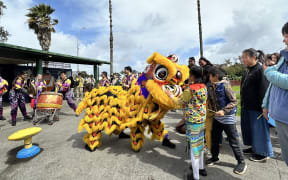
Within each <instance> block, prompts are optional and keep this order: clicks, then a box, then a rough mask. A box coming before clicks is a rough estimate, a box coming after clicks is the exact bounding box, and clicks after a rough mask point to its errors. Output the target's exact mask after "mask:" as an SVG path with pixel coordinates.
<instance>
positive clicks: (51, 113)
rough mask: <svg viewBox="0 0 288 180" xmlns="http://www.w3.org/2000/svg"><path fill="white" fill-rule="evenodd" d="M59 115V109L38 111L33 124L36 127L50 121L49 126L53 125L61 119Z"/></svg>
mask: <svg viewBox="0 0 288 180" xmlns="http://www.w3.org/2000/svg"><path fill="white" fill-rule="evenodd" d="M57 113H59V109H53V108H52V109H36V110H35V114H34V117H33V124H34V125H36V124H39V123H41V122H42V121H44V120H48V124H49V125H52V124H53V122H54V120H57V118H59V117H57V115H56V114H57ZM54 118H55V119H54Z"/></svg>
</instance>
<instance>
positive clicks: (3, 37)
mask: <svg viewBox="0 0 288 180" xmlns="http://www.w3.org/2000/svg"><path fill="white" fill-rule="evenodd" d="M6 8H7V7H6V6H5V4H4V3H3V2H2V1H0V16H3V15H4V13H3V10H4V9H6ZM8 36H10V34H9V33H8V31H7V30H5V29H4V27H3V26H0V42H5V41H7V40H8Z"/></svg>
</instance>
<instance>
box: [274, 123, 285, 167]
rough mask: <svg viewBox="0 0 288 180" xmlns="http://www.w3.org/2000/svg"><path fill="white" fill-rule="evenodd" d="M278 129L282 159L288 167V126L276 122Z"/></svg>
mask: <svg viewBox="0 0 288 180" xmlns="http://www.w3.org/2000/svg"><path fill="white" fill-rule="evenodd" d="M276 129H277V133H278V136H279V140H280V146H281V152H282V157H283V159H284V161H285V162H286V164H287V166H288V146H287V144H288V124H285V123H282V122H280V121H276Z"/></svg>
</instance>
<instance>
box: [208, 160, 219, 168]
mask: <svg viewBox="0 0 288 180" xmlns="http://www.w3.org/2000/svg"><path fill="white" fill-rule="evenodd" d="M218 161H219V158H210V159H208V160H207V161H206V164H207V165H208V166H213V165H214V164H215V163H217V162H218Z"/></svg>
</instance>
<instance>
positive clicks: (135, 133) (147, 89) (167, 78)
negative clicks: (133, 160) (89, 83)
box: [76, 53, 189, 152]
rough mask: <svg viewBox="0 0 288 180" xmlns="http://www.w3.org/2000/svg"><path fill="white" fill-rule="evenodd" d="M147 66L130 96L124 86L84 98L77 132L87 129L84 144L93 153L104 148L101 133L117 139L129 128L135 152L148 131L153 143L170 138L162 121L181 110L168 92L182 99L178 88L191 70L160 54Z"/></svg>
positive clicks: (156, 54) (102, 88)
mask: <svg viewBox="0 0 288 180" xmlns="http://www.w3.org/2000/svg"><path fill="white" fill-rule="evenodd" d="M147 63H148V64H149V65H148V66H147V67H146V68H145V70H144V72H143V73H142V75H141V76H140V77H139V78H138V79H135V80H134V81H133V82H132V85H131V88H130V89H129V91H128V92H127V91H124V90H123V89H122V87H121V86H109V87H100V88H99V89H93V90H92V91H91V92H90V93H86V94H85V98H84V99H83V101H82V102H80V104H79V105H78V108H77V110H76V114H77V115H79V114H80V113H81V112H82V111H83V110H85V111H86V112H85V116H84V118H83V119H81V121H80V123H79V127H78V131H79V132H81V131H82V130H83V129H86V131H87V132H88V133H87V134H86V135H85V136H84V137H83V141H84V142H85V143H86V144H87V145H88V147H89V148H90V149H91V150H94V149H95V148H97V147H99V146H100V145H101V136H102V131H104V132H105V133H106V134H108V135H111V134H113V133H114V134H116V135H118V134H119V133H120V132H122V131H123V130H124V129H125V128H130V129H131V133H130V137H131V145H132V149H133V150H134V151H136V152H138V151H140V149H141V147H142V146H143V145H144V137H145V136H144V131H145V128H146V127H148V134H149V133H152V137H151V138H152V139H156V140H160V141H162V140H163V138H164V137H165V136H166V135H167V133H168V132H167V130H165V129H164V123H163V122H161V119H162V118H163V117H164V115H165V114H166V112H167V111H168V110H170V109H175V108H182V107H179V106H178V105H177V104H175V103H173V102H174V101H172V99H171V98H170V97H169V96H167V94H166V93H165V90H170V91H171V92H172V93H173V94H174V97H176V98H178V97H179V96H180V95H181V87H180V86H179V84H181V83H183V82H184V81H185V80H186V79H187V78H188V76H189V69H188V68H187V66H184V65H183V66H180V65H178V64H177V63H176V62H175V61H173V59H171V60H170V59H168V58H166V57H164V56H162V55H160V54H159V53H154V54H153V55H152V56H150V57H149V58H148V59H147ZM177 106H178V107H177Z"/></svg>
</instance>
